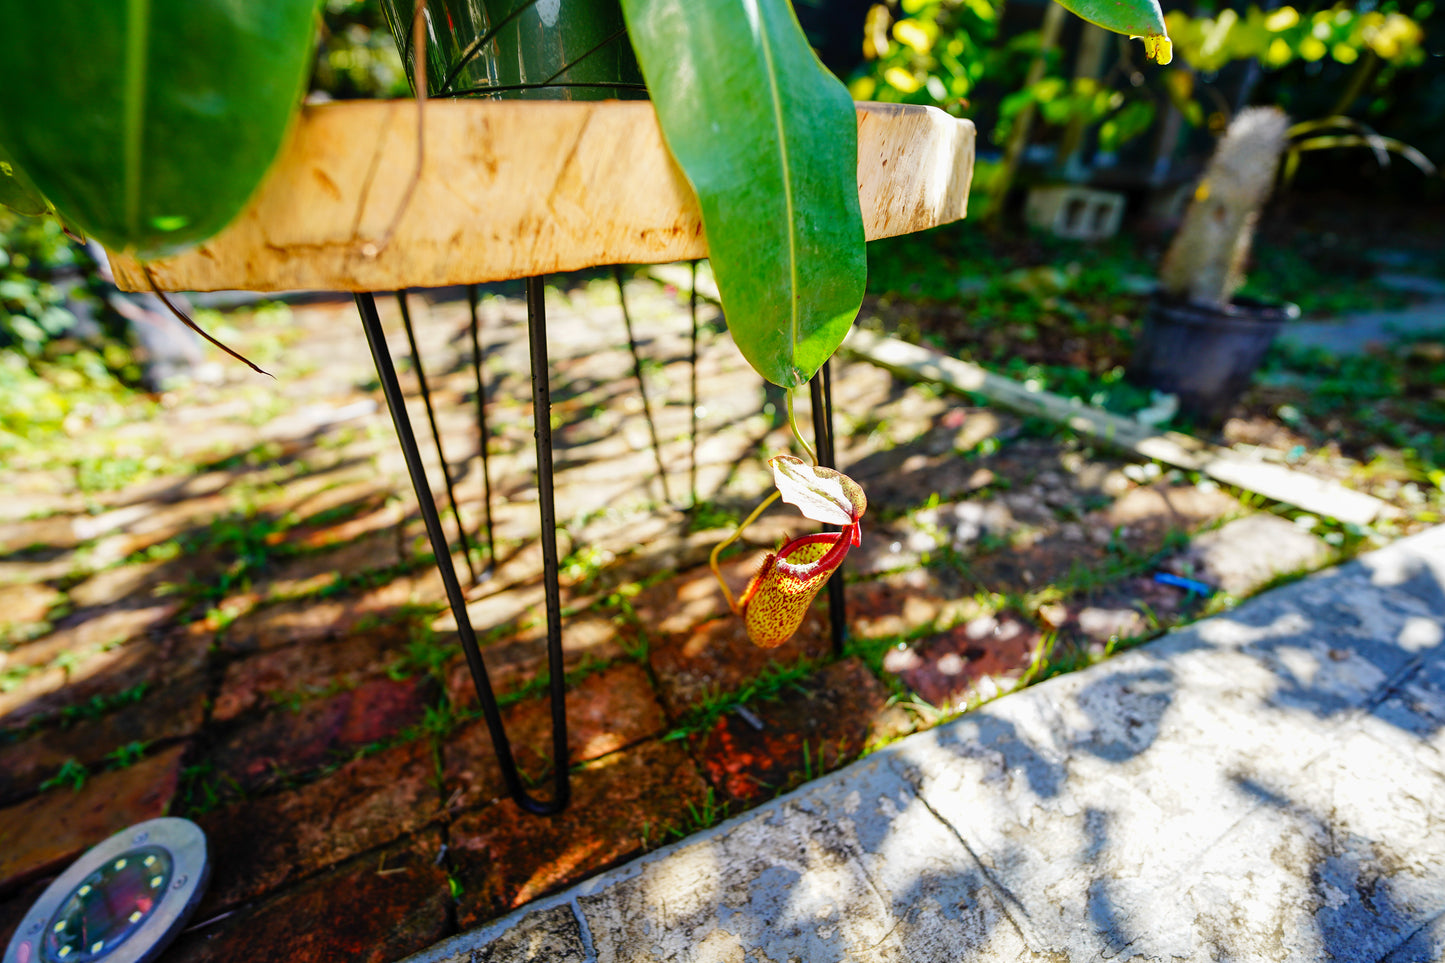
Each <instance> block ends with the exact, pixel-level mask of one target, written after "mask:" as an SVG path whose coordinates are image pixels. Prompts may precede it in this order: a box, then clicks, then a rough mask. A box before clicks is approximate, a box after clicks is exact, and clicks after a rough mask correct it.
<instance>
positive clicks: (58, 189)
mask: <svg viewBox="0 0 1445 963" xmlns="http://www.w3.org/2000/svg"><path fill="white" fill-rule="evenodd" d="M315 14H316V0H109V2H104V3H29V4H10V5H9V9H8V11H7V14H6V17H5V30H4V31H3V33H0V143H3V144H5V146H6V147H7V148H8V149H9V150H10V151H11V152H12V153H13V155H14V158H15V160H16V161H17V162H18V163H19V165H20V167H22V168H23V169H24V170H25V172H26V173H27V174H29V175H30V177H31V178H32V179H33V180H34V182H35V186H36V187H37V188H39V190H40V192H41V193H42V194H43V195H44V196H45V197H46V198H48V199H49V200H50V202H51V203H53V204H54V205H55V207H56V209H57V210H58V212H59V213H60V215H61V216H62V217H63V218H64V219H65V220H66V221H68V222H71V223H74V224H76V225H78V226H79V227H80V228H81V229H82V230H84V231H85V232H86V233H88V234H92V235H94V236H95V237H97V238H99V239H100V240H101V241H102V242H104V243H105V244H106V245H107V246H108V247H110V248H111V249H113V250H118V251H129V252H131V253H134V254H136V255H138V256H140V257H143V258H144V257H155V256H159V255H162V254H168V253H173V252H175V251H177V250H180V249H182V248H184V247H186V246H189V245H191V244H194V243H197V242H199V241H202V240H205V239H206V238H208V237H210V236H211V235H213V234H215V233H216V232H217V231H219V230H220V229H221V228H222V227H224V226H225V225H226V224H227V223H228V222H229V221H230V220H231V219H232V218H233V217H235V216H236V214H237V213H238V212H239V211H240V209H241V208H242V206H243V205H244V204H245V203H246V200H247V199H248V198H249V197H250V196H251V193H252V192H253V191H254V190H255V188H256V186H257V185H258V184H259V183H260V181H261V178H262V177H263V176H264V174H265V172H266V169H267V167H269V166H270V163H271V160H272V159H273V158H274V157H275V154H276V151H277V150H278V148H279V147H280V145H281V139H282V137H283V135H284V134H285V132H286V128H287V125H288V124H289V123H290V120H291V117H292V115H293V114H294V113H295V109H296V105H297V103H298V102H299V100H300V97H301V93H302V85H303V83H304V81H305V78H306V76H307V72H308V70H309V69H310V65H311V46H312V41H313V39H314V34H315Z"/></svg>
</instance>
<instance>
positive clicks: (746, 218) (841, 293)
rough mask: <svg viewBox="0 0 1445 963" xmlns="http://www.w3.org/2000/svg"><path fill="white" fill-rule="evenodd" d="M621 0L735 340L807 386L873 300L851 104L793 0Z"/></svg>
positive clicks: (763, 366) (789, 382)
mask: <svg viewBox="0 0 1445 963" xmlns="http://www.w3.org/2000/svg"><path fill="white" fill-rule="evenodd" d="M622 10H623V14H624V15H625V16H626V18H627V27H628V32H629V35H630V36H631V38H632V45H633V47H634V49H635V50H636V51H637V59H638V60H639V62H640V63H641V64H642V72H643V76H644V77H645V78H646V79H647V86H648V89H649V90H650V91H651V94H652V101H653V104H654V105H655V107H656V109H657V115H658V118H659V120H660V121H661V123H662V130H663V135H664V136H665V137H666V139H667V145H668V147H669V148H670V149H671V151H672V154H673V157H675V158H676V159H677V162H678V165H679V166H680V167H681V168H682V170H683V173H685V174H686V175H687V178H688V180H689V181H690V182H691V183H692V187H693V190H694V191H696V192H697V196H698V200H699V201H700V203H701V205H702V220H703V227H704V230H705V231H706V232H707V241H708V251H709V256H710V257H711V259H712V268H713V274H714V276H715V277H716V278H717V283H718V290H719V292H720V293H721V295H722V302H723V310H724V312H725V314H726V316H727V322H728V328H729V330H730V331H731V332H732V335H733V340H734V341H736V342H737V345H738V348H739V350H741V351H742V353H743V356H744V357H745V358H747V360H748V362H749V363H750V364H751V365H752V366H753V367H754V368H756V369H757V370H758V373H759V374H761V375H762V376H763V377H764V378H766V379H768V380H769V381H771V382H773V383H774V384H778V385H781V386H783V387H785V388H791V387H793V386H795V385H799V384H803V383H805V382H806V381H807V380H808V379H809V378H811V377H812V376H813V373H814V372H815V371H817V370H818V368H819V367H821V366H822V364H823V362H824V361H826V360H827V359H828V358H829V357H830V356H831V355H832V354H833V352H834V351H835V350H837V347H838V345H839V344H841V343H842V341H843V338H844V336H845V335H846V334H847V333H848V328H849V327H850V326H851V325H852V323H853V318H854V316H855V315H856V314H857V313H858V308H859V306H860V305H861V304H862V301H863V287H864V283H865V281H866V278H867V270H868V265H867V255H866V253H865V250H864V236H863V218H862V213H861V212H860V210H859V207H858V184H857V170H858V126H857V125H858V121H857V115H856V113H855V108H854V106H853V101H852V99H851V98H850V97H849V96H848V91H847V90H846V89H845V88H844V87H843V85H842V84H841V83H839V82H838V80H837V79H836V78H835V77H833V76H832V75H831V74H830V73H828V72H827V70H826V69H824V67H823V65H822V64H820V63H819V62H818V59H817V57H816V56H814V54H813V52H812V50H811V48H809V46H808V42H807V40H806V39H805V38H804V36H803V31H802V29H801V28H800V27H799V26H798V21H797V19H796V17H794V15H793V10H792V7H791V6H790V5H789V4H788V2H787V0H755V2H745V0H623V3H622Z"/></svg>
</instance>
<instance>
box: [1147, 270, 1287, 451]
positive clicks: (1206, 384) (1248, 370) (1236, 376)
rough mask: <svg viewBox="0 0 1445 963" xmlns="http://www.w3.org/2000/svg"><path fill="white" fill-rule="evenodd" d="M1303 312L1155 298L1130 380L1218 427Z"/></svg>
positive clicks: (1283, 306)
mask: <svg viewBox="0 0 1445 963" xmlns="http://www.w3.org/2000/svg"><path fill="white" fill-rule="evenodd" d="M1299 313H1300V311H1299V307H1298V306H1297V305H1294V304H1289V303H1274V304H1268V303H1264V302H1261V301H1254V300H1250V299H1248V298H1236V299H1235V300H1234V302H1233V303H1231V304H1230V305H1229V306H1228V307H1226V308H1225V309H1224V310H1220V309H1218V308H1215V307H1213V306H1211V305H1205V304H1196V303H1194V302H1192V301H1181V300H1178V299H1174V298H1169V297H1166V296H1164V295H1161V294H1157V293H1156V294H1155V295H1154V296H1153V297H1152V298H1151V299H1150V301H1149V310H1148V313H1147V314H1145V316H1144V330H1143V332H1142V334H1141V335H1140V338H1139V342H1138V344H1136V345H1135V347H1134V356H1133V358H1132V360H1131V361H1130V364H1129V369H1128V373H1129V380H1131V381H1133V382H1134V383H1135V384H1139V385H1143V386H1144V387H1146V388H1153V389H1155V390H1157V391H1166V392H1169V393H1170V394H1173V395H1177V396H1178V397H1179V410H1180V411H1181V412H1183V413H1184V414H1186V415H1188V416H1189V417H1191V418H1193V419H1194V420H1195V421H1197V422H1199V423H1201V424H1206V425H1217V424H1219V423H1220V422H1221V421H1223V420H1224V418H1225V416H1226V415H1228V414H1229V410H1230V408H1232V407H1233V406H1234V403H1235V402H1236V401H1238V400H1239V398H1240V396H1242V395H1243V394H1244V392H1245V390H1246V389H1247V388H1248V387H1249V384H1250V381H1251V380H1252V379H1253V377H1254V372H1255V371H1256V370H1257V369H1258V368H1259V365H1260V362H1262V361H1263V360H1264V356H1265V353H1266V352H1268V351H1269V346H1270V345H1271V344H1273V343H1274V339H1275V336H1276V335H1277V334H1279V330H1280V328H1282V327H1283V326H1284V323H1285V322H1286V321H1289V320H1293V319H1294V318H1298V317H1299Z"/></svg>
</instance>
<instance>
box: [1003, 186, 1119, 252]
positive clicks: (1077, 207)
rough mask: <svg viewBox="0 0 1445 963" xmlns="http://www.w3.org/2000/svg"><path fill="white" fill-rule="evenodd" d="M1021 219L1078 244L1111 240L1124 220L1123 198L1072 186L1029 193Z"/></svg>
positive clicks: (1036, 189) (1055, 187) (1106, 192)
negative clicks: (1108, 238)
mask: <svg viewBox="0 0 1445 963" xmlns="http://www.w3.org/2000/svg"><path fill="white" fill-rule="evenodd" d="M1024 216H1025V217H1026V218H1027V219H1028V222H1029V223H1030V224H1032V225H1033V226H1034V227H1038V228H1043V229H1044V230H1046V231H1051V232H1052V233H1053V234H1055V235H1056V236H1058V237H1067V238H1073V239H1075V240H1081V241H1093V240H1100V239H1102V238H1106V237H1113V236H1114V235H1115V234H1117V233H1118V232H1119V223H1120V222H1121V221H1122V220H1123V219H1124V195H1123V194H1120V193H1117V192H1115V191H1096V190H1092V189H1090V188H1087V187H1075V186H1074V185H1072V184H1056V185H1053V186H1051V187H1035V188H1033V189H1031V190H1030V191H1029V196H1028V202H1027V203H1026V204H1025V206H1024Z"/></svg>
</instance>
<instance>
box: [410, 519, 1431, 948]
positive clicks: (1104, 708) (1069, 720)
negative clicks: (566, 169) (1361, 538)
mask: <svg viewBox="0 0 1445 963" xmlns="http://www.w3.org/2000/svg"><path fill="white" fill-rule="evenodd" d="M1442 620H1445V527H1437V528H1434V529H1431V530H1429V531H1427V532H1425V533H1423V534H1421V535H1418V536H1415V537H1413V538H1410V539H1406V540H1403V541H1401V542H1398V543H1396V544H1394V545H1392V546H1390V547H1389V548H1386V549H1384V550H1381V551H1378V552H1375V553H1373V554H1371V555H1368V556H1365V557H1363V558H1362V559H1361V560H1360V561H1357V562H1355V563H1351V564H1349V565H1346V566H1344V567H1342V568H1339V569H1335V570H1331V571H1327V572H1322V573H1319V574H1316V575H1313V576H1310V577H1308V578H1306V579H1304V580H1302V581H1299V582H1296V583H1294V584H1292V585H1290V586H1287V587H1284V588H1281V589H1278V590H1275V591H1272V592H1269V593H1267V594H1265V595H1263V596H1260V597H1258V598H1256V599H1254V600H1252V601H1250V602H1249V603H1247V604H1245V605H1243V606H1241V607H1240V608H1238V609H1236V610H1234V611H1233V612H1230V613H1228V614H1226V615H1221V616H1217V617H1214V618H1211V619H1208V620H1206V621H1203V622H1200V623H1197V624H1196V625H1194V626H1193V627H1191V628H1188V629H1185V630H1182V631H1178V632H1174V633H1172V634H1170V635H1169V636H1167V637H1165V638H1164V639H1161V640H1160V641H1158V642H1155V643H1153V644H1151V645H1148V646H1145V647H1143V648H1140V649H1137V650H1134V651H1131V652H1128V653H1126V654H1124V655H1121V656H1119V657H1117V658H1114V659H1111V660H1109V661H1107V662H1104V663H1102V664H1100V665H1097V666H1095V667H1094V668H1092V669H1089V670H1087V671H1084V672H1079V673H1075V674H1073V675H1068V676H1062V677H1058V678H1055V679H1052V680H1050V681H1048V682H1046V683H1043V684H1041V685H1038V686H1035V687H1033V688H1030V689H1028V690H1026V691H1024V692H1021V693H1018V694H1016V695H1011V696H1007V697H1005V698H1003V699H1000V700H997V701H995V702H993V703H991V704H989V705H987V706H985V707H984V708H983V709H981V710H979V711H977V712H974V713H970V714H969V715H967V716H964V717H962V718H960V719H958V720H957V721H955V722H953V723H950V724H948V725H945V726H942V727H940V728H937V729H934V730H932V731H929V732H927V733H924V734H920V735H915V736H912V737H909V738H907V739H904V740H903V741H901V742H898V743H896V744H894V745H892V746H890V747H888V748H886V749H884V750H882V751H880V752H876V753H874V754H872V755H870V756H868V757H867V758H865V759H864V760H862V761H861V762H859V763H857V764H855V765H852V766H850V767H848V768H846V769H843V770H841V771H839V772H836V773H834V774H832V775H829V776H827V777H826V778H823V779H820V780H818V781H817V782H814V783H810V784H808V785H807V786H805V787H803V788H802V789H800V790H799V791H797V792H794V793H792V794H790V795H787V796H784V797H781V798H779V799H777V800H775V801H773V802H772V803H769V804H767V805H765V806H763V807H761V808H759V809H755V810H753V811H751V812H749V813H747V814H745V815H744V816H742V817H739V818H737V819H734V820H731V821H729V822H726V823H723V824H721V825H719V826H717V827H715V828H713V829H711V830H708V831H706V832H703V833H700V834H698V835H696V836H693V837H691V838H689V839H686V840H684V841H683V842H681V843H679V844H677V845H675V846H672V847H669V848H667V849H663V850H658V851H657V852H655V853H652V854H650V855H649V856H646V857H644V858H642V859H639V860H637V861H636V862H633V863H631V864H628V865H626V866H623V867H622V868H620V869H617V870H614V871H611V872H608V873H605V874H603V875H600V876H597V877H594V878H593V879H591V880H589V881H587V882H585V883H583V884H581V885H579V886H576V887H574V888H572V889H570V890H567V891H565V892H563V893H560V894H557V895H555V896H552V897H549V898H547V899H543V900H540V901H537V902H535V903H533V904H531V905H529V906H528V907H526V908H525V909H523V910H521V911H518V912H517V913H514V914H513V915H511V916H509V917H505V918H503V919H501V920H499V921H497V922H496V923H494V924H492V925H490V926H487V927H485V928H482V929H478V930H475V931H473V932H471V933H466V934H463V935H461V936H457V937H454V938H452V939H450V940H448V941H446V942H444V943H441V944H438V945H437V946H435V947H433V948H432V949H430V950H428V951H426V952H424V953H421V954H419V955H417V956H414V957H411V960H412V961H413V963H443V961H448V963H450V961H458V963H460V961H468V963H471V961H483V960H485V961H489V963H503V961H507V963H511V961H522V960H547V961H550V963H571V961H577V963H583V961H594V960H595V961H598V963H611V961H621V960H668V961H684V960H686V961H704V960H706V961H714V960H715V961H739V963H740V961H745V960H746V961H763V960H776V961H781V960H798V961H805V963H813V961H832V960H918V961H940V963H945V961H946V963H957V961H962V960H991V961H996V960H1039V961H1043V960H1049V961H1053V960H1097V959H1117V960H1161V959H1162V960H1199V961H1207V960H1251V961H1252V960H1301V961H1303V960H1328V959H1333V960H1347V961H1386V960H1388V961H1392V963H1402V961H1407V960H1438V959H1440V958H1441V957H1442V955H1445V915H1442V914H1445V646H1442V645H1441V644H1440V643H1441V640H1442V624H1445V621H1442Z"/></svg>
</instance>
